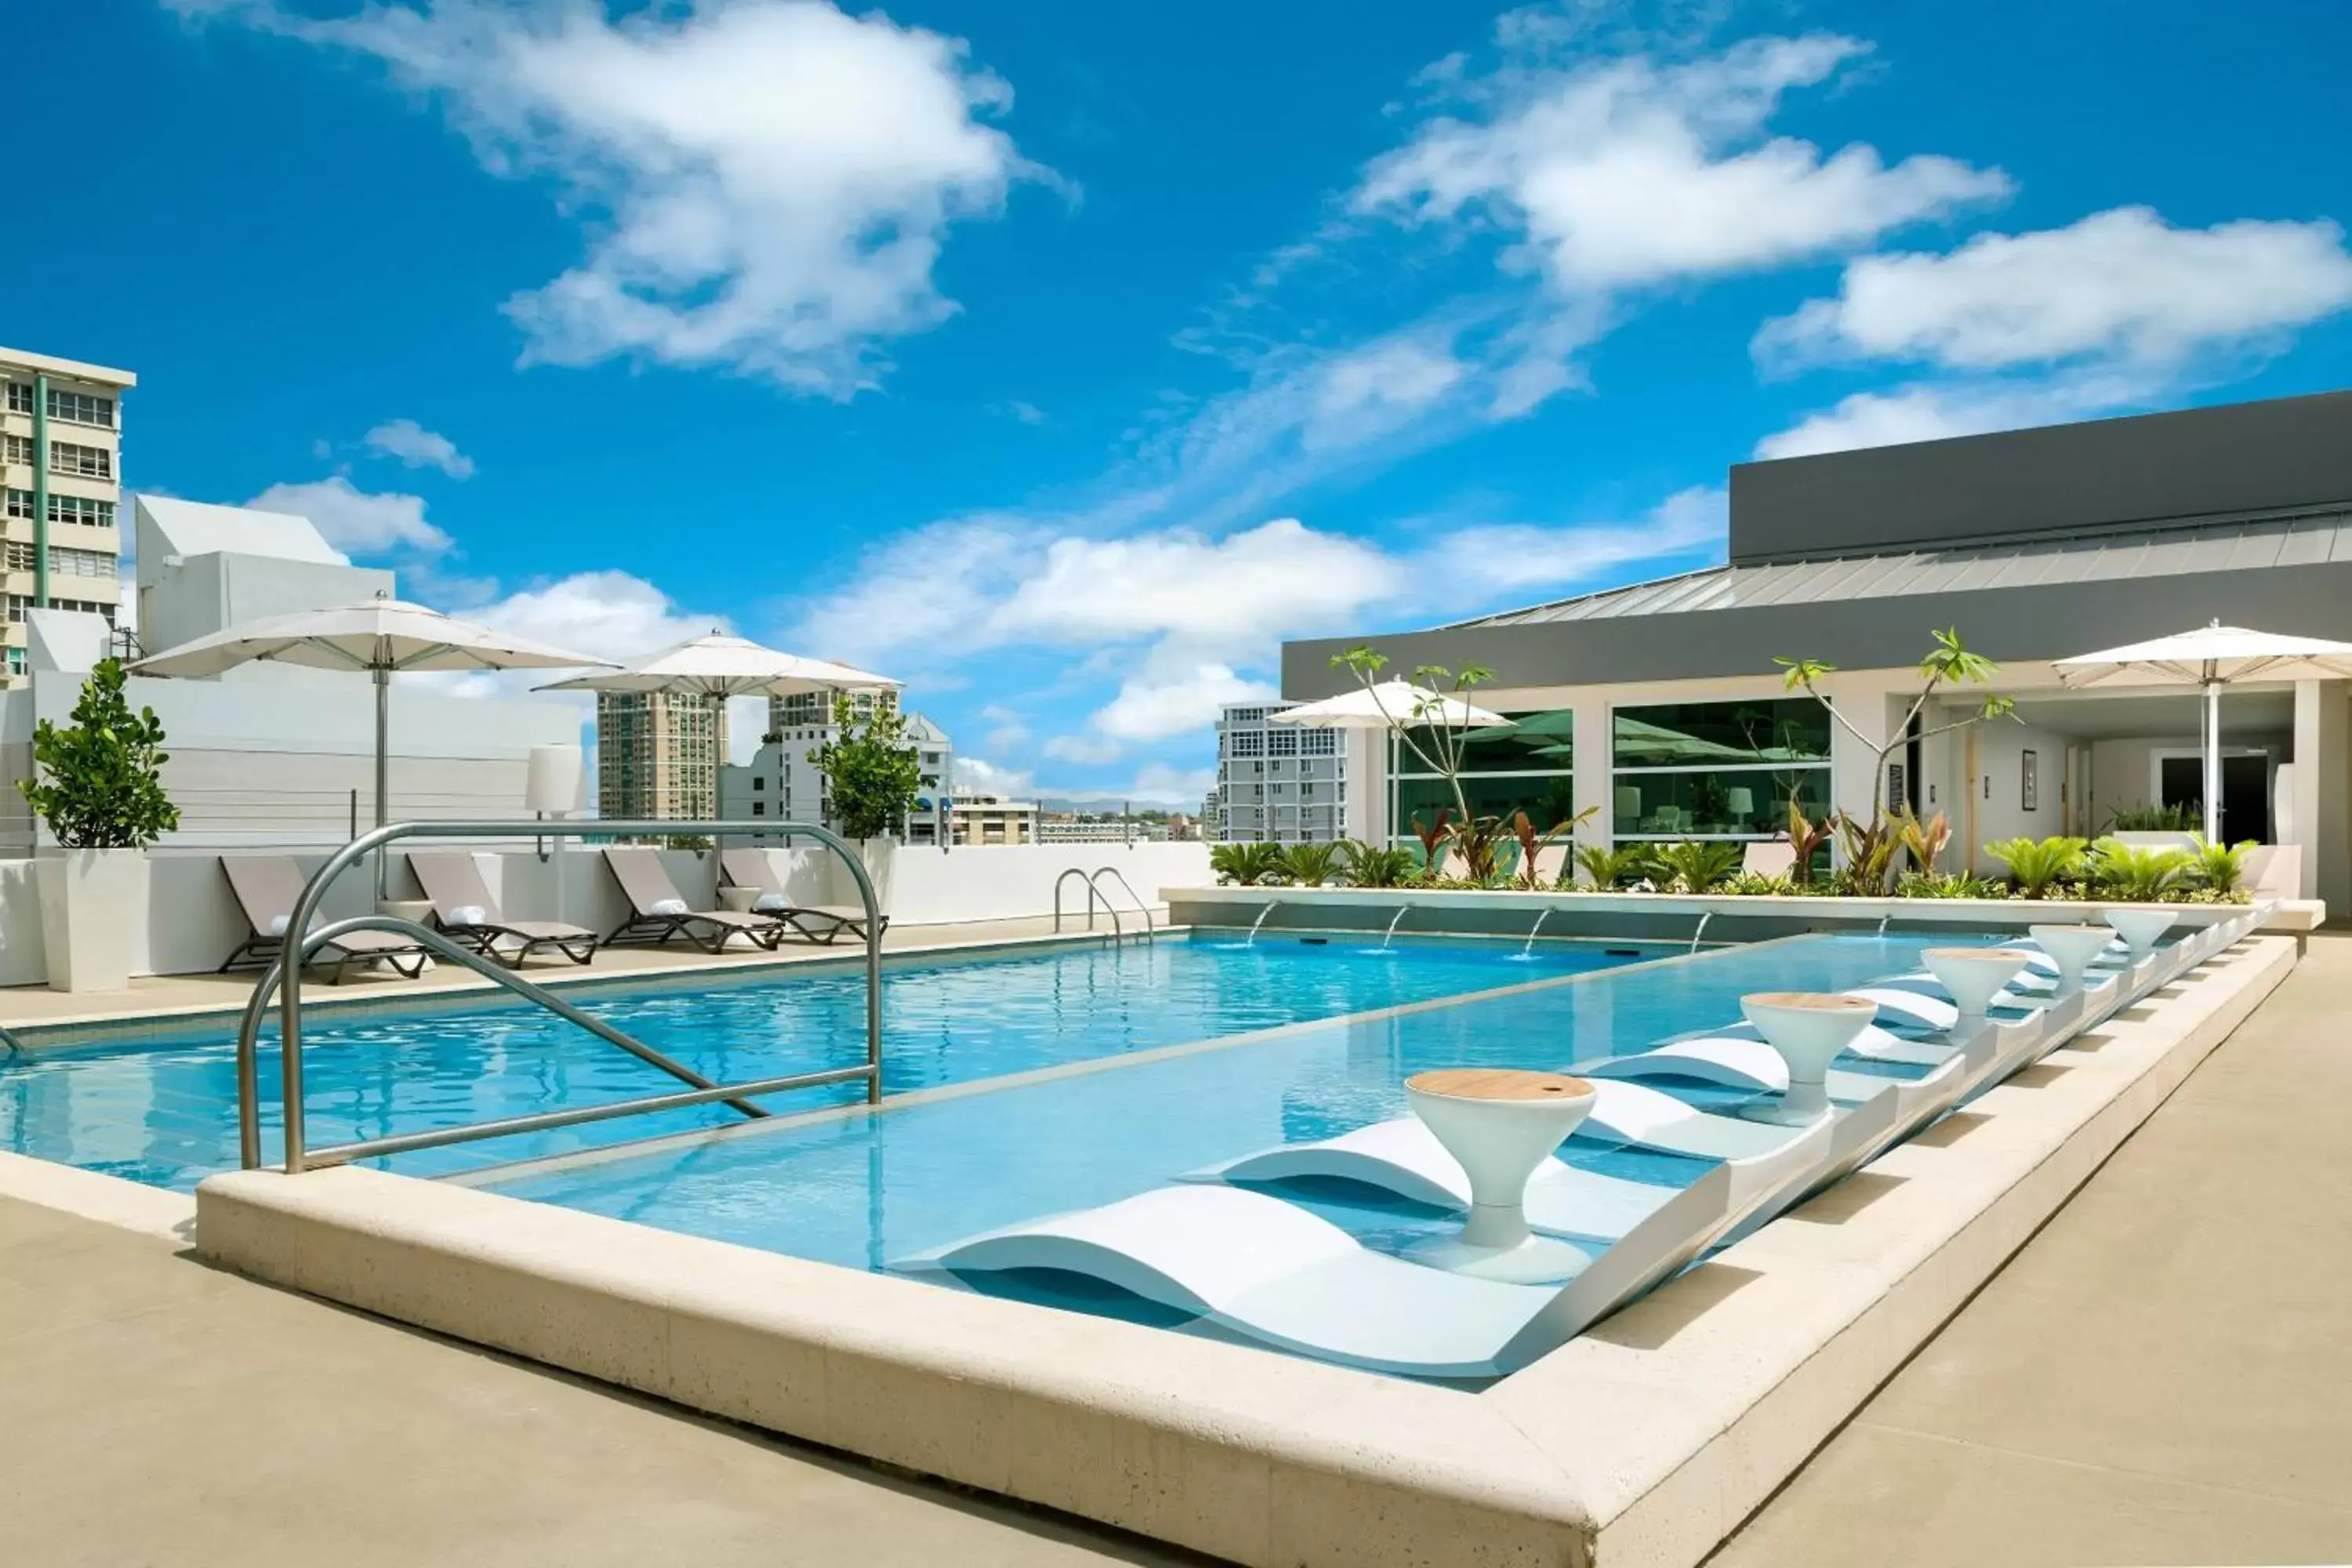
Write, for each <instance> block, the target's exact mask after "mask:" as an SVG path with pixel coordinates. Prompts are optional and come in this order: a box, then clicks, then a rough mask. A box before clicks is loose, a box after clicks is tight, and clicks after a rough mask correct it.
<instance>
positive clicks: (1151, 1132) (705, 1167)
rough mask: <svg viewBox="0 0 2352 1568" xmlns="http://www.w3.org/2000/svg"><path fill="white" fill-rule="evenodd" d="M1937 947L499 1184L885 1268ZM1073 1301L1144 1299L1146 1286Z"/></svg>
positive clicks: (1829, 941) (1394, 1212) (1849, 953)
mask: <svg viewBox="0 0 2352 1568" xmlns="http://www.w3.org/2000/svg"><path fill="white" fill-rule="evenodd" d="M1938 940H1941V941H1944V942H1950V941H1951V940H1953V939H1952V938H1950V937H1948V936H1947V937H1944V938H1941V939H1938ZM1920 946H1921V943H1920V942H1918V941H1916V940H1905V939H1900V938H1894V939H1888V938H1868V937H1843V936H1814V937H1803V938H1798V939H1794V940H1791V941H1788V942H1775V943H1770V944H1765V945H1759V946H1758V947H1754V948H1745V949H1738V948H1736V949H1729V950H1726V951H1722V952H1713V953H1709V954H1706V955H1704V956H1701V957H1699V958H1697V959H1696V960H1692V961H1689V962H1681V963H1663V964H1653V965H1641V966H1635V967H1629V968H1625V969H1622V970H1621V971H1617V972H1614V973H1603V974H1594V975H1591V976H1589V977H1587V978H1585V979H1583V980H1581V981H1579V982H1576V983H1573V984H1559V985H1552V986H1543V987H1538V988H1534V989H1530V990H1526V991H1520V992H1517V993H1514V994H1507V995H1500V996H1492V997H1485V998H1471V999H1465V1000H1463V1001H1461V1002H1458V1003H1455V1004H1453V1005H1445V1006H1441V1007H1435V1008H1431V1009H1427V1010H1423V1011H1415V1012H1411V1013H1405V1014H1401V1015H1394V1016H1386V1017H1381V1018H1373V1019H1360V1020H1345V1021H1339V1022H1333V1023H1328V1024H1325V1025H1321V1026H1316V1027H1312V1028H1307V1029H1302V1030H1298V1031H1296V1032H1292V1033H1288V1034H1286V1035H1283V1036H1280V1037H1275V1038H1272V1039H1262V1040H1254V1041H1248V1042H1244V1043H1240V1044H1236V1045H1234V1046H1232V1047H1224V1048H1219V1049H1213V1050H1207V1051H1202V1052H1194V1053H1185V1054H1181V1055H1172V1056H1163V1057H1159V1058H1147V1059H1143V1060H1139V1061H1135V1062H1132V1063H1126V1064H1118V1065H1111V1066H1107V1067H1106V1068H1103V1069H1102V1070H1098V1071H1093V1072H1087V1073H1083V1074H1074V1075H1070V1076H1064V1077H1057V1078H1055V1079H1050V1080H1048V1081H1044V1082H1033V1083H1029V1084H1026V1085H1021V1086H1013V1087H1003V1088H998V1089H981V1090H978V1091H976V1092H972V1093H970V1094H965V1095H961V1096H957V1097H953V1098H949V1099H942V1100H936V1101H933V1102H930V1103H926V1104H919V1105H908V1106H902V1107H899V1108H896V1109H892V1110H887V1111H886V1112H884V1113H882V1114H879V1115H864V1114H853V1115H850V1116H847V1117H843V1118H838V1119H828V1120H825V1121H817V1122H812V1123H804V1124H802V1125H799V1126H794V1127H789V1128H782V1129H774V1130H761V1131H747V1132H745V1133H743V1134H740V1135H730V1136H726V1137H719V1138H697V1139H692V1140H688V1141H683V1142H680V1143H677V1144H675V1145H672V1146H669V1147H665V1148H660V1149H656V1150H649V1151H641V1152H632V1153H628V1154H614V1155H613V1156H610V1157H605V1158H599V1159H596V1160H593V1161H588V1162H581V1163H566V1164H564V1165H562V1166H561V1167H558V1168H552V1169H542V1170H539V1171H521V1172H513V1173H500V1174H499V1175H496V1176H493V1177H490V1178H488V1181H489V1182H490V1183H491V1184H494V1185H495V1186H496V1189H497V1190H498V1191H500V1192H503V1193H506V1194H510V1195H513V1196H517V1197H523V1198H530V1199H534V1200H537V1201H541V1202H544V1203H551V1204H559V1205H565V1206H568V1207H572V1208H578V1209H585V1210H589V1211H592V1212H594V1213H598V1214H604V1215H614V1216H616V1217H619V1218H623V1219H629V1220H635V1221H640V1222H642V1223H645V1224H648V1225H654V1226H661V1227H663V1228H666V1229H670V1230H677V1231H682V1232H687V1233H689V1234H692V1235H697V1236H704V1237H714V1238H716V1239H719V1240H722V1241H730V1242H739V1243H742V1244H745V1245H748V1246H752V1247H765V1248H768V1249H770V1250H772V1251H777V1252H784V1253H790V1254H792V1255H794V1256H796V1257H801V1258H815V1259H819V1260H822V1261H824V1262H829V1263H837V1264H844V1265H847V1266H849V1267H852V1268H868V1269H878V1268H884V1267H886V1266H887V1264H888V1263H889V1262H890V1261H892V1260H895V1259H898V1258H905V1257H907V1256H908V1255H909V1254H912V1253H916V1252H920V1251H925V1250H928V1249H929V1248H932V1247H940V1246H943V1245H945V1244H947V1243H950V1242H952V1241H955V1240H959V1239H961V1238H962V1237H968V1236H970V1235H971V1234H973V1233H975V1232H978V1231H982V1230H987V1229H992V1228H993V1227H996V1226H1005V1225H1011V1224H1015V1223H1017V1222H1020V1221H1023V1220H1027V1219H1033V1218H1035V1217H1038V1216H1040V1215H1049V1214H1055V1213H1060V1212H1065V1211H1067V1210H1071V1209H1076V1208H1082V1207H1087V1206H1091V1205H1098V1204H1105V1203H1110V1202H1114V1201H1116V1200H1118V1199H1119V1198H1122V1197H1127V1196H1129V1195H1132V1194H1136V1193H1139V1192H1143V1191H1145V1190H1147V1189H1149V1188H1152V1187H1156V1186H1159V1185H1161V1184H1165V1183H1166V1182H1168V1181H1170V1180H1171V1179H1172V1178H1174V1177H1175V1176H1177V1175H1178V1174H1180V1173H1183V1172H1185V1171H1189V1170H1193V1169H1196V1168H1198V1167H1200V1166H1202V1165H1205V1164H1209V1163H1215V1162H1218V1161H1222V1160H1225V1159H1230V1158H1232V1157H1234V1156H1237V1155H1241V1154H1244V1153H1247V1152H1251V1151H1253V1150H1256V1149H1261V1148H1265V1147H1267V1146H1270V1145H1273V1144H1277V1143H1287V1142H1300V1141H1304V1140H1309V1139H1316V1138H1325V1137H1330V1136H1333V1135H1335V1134H1338V1133H1339V1132H1343V1131H1349V1130H1351V1129H1353V1128H1356V1127H1360V1126H1362V1125H1364V1124H1365V1123H1367V1122H1371V1121H1381V1120H1382V1119H1385V1118H1388V1117H1393V1116H1399V1115H1402V1114H1405V1111H1406V1107H1405V1102H1404V1093H1403V1088H1402V1086H1403V1082H1404V1079H1406V1078H1407V1077H1408V1076H1409V1075H1411V1074H1412V1073H1415V1072H1418V1071H1421V1070H1423V1069H1424V1068H1437V1067H1457V1066H1477V1067H1486V1066H1492V1067H1514V1068H1570V1069H1571V1070H1572V1069H1573V1068H1575V1067H1576V1066H1577V1065H1578V1064H1579V1063H1583V1062H1590V1061H1592V1060H1594V1059H1597V1058H1601V1057H1607V1056H1613V1055H1617V1054H1621V1053H1623V1052H1627V1051H1633V1050H1638V1049H1641V1048H1643V1047H1646V1046H1649V1045H1652V1044H1655V1043H1657V1042H1659V1041H1661V1040H1664V1039H1666V1038H1668V1037H1673V1036H1676V1035H1681V1034H1685V1033H1687V1032H1689V1031H1691V1030H1693V1029H1696V1028H1701V1027H1705V1026H1709V1025H1716V1024H1724V1023H1729V1022H1732V1021H1735V1020H1737V1019H1738V1016H1739V997H1740V995H1741V994H1743V993H1747V992H1752V991H1759V990H1766V989H1781V988H1796V989H1804V990H1838V989H1842V988H1843V987H1846V986H1852V985H1858V984H1865V983H1867V982H1869V981H1872V980H1874V979H1878V978H1881V977H1884V976H1887V975H1890V974H1894V973H1899V972H1901V971H1903V970H1906V969H1908V968H1911V967H1913V966H1914V965H1916V963H1917V961H1918V960H1917V955H1918V952H1919V948H1920ZM1413 961H1414V962H1418V961H1419V955H1418V954H1415V955H1414V957H1413ZM1563 1154H1564V1155H1565V1156H1566V1157H1568V1158H1570V1159H1572V1160H1574V1161H1577V1162H1579V1163H1587V1164H1590V1165H1591V1166H1593V1167H1594V1168H1596V1169H1600V1170H1603V1171H1608V1172H1611V1173H1616V1174H1620V1175H1627V1176H1633V1177H1640V1178H1646V1179H1650V1180H1654V1181H1664V1182H1675V1183H1679V1182H1682V1181H1687V1180H1689V1179H1690V1178H1691V1177H1693V1176H1695V1175H1696V1173H1697V1171H1698V1170H1699V1169H1700V1168H1701V1167H1700V1166H1698V1165H1696V1164H1695V1163H1692V1162H1688V1161H1683V1160H1679V1159H1675V1158H1674V1157H1672V1156H1661V1155H1655V1154H1648V1153H1643V1152H1635V1151H1631V1150H1626V1149H1622V1148H1613V1147H1607V1146H1592V1147H1587V1146H1586V1145H1585V1142H1584V1141H1583V1140H1581V1139H1576V1140H1571V1141H1570V1143H1569V1144H1568V1145H1567V1146H1566V1148H1565V1149H1564V1150H1563ZM1290 1195H1293V1196H1297V1195H1300V1194H1290ZM1306 1195H1307V1196H1308V1197H1309V1200H1310V1206H1313V1207H1315V1208H1317V1209H1318V1212H1321V1213H1323V1214H1324V1215H1326V1217H1328V1218H1331V1219H1333V1220H1334V1221H1335V1222H1337V1223H1339V1225H1341V1226H1342V1227H1343V1228H1345V1229H1348V1230H1349V1231H1350V1232H1351V1233H1353V1234H1355V1235H1356V1236H1357V1237H1359V1239H1360V1240H1362V1241H1364V1242H1365V1243H1366V1244H1367V1245H1370V1246H1374V1247H1400V1246H1402V1244H1404V1243H1408V1242H1410V1241H1411V1240H1412V1239H1414V1238H1415V1237H1418V1236H1421V1235H1424V1234H1428V1233H1429V1232H1430V1231H1431V1230H1432V1229H1433V1228H1451V1227H1452V1226H1453V1225H1454V1224H1455V1223H1458V1222H1456V1221H1454V1220H1451V1219H1447V1218H1445V1217H1444V1216H1440V1215H1434V1214H1433V1213H1428V1212H1423V1211H1416V1210H1415V1209H1414V1208H1413V1207H1412V1205H1403V1204H1395V1203H1388V1202H1385V1201H1373V1200H1370V1199H1368V1198H1366V1197H1365V1196H1364V1195H1363V1194H1361V1193H1360V1191H1358V1190H1355V1189H1348V1190H1337V1189H1335V1190H1330V1191H1326V1192H1319V1193H1316V1194H1306ZM1032 1288H1034V1289H1035V1290H1036V1291H1037V1292H1039V1293H1040V1297H1041V1298H1042V1299H1048V1300H1051V1299H1054V1298H1053V1292H1054V1291H1056V1290H1069V1289H1076V1287H1074V1286H1072V1285H1071V1284H1070V1283H1069V1282H1067V1281H1052V1280H1045V1281H1037V1282H1034V1286H1033V1287H1032ZM1033 1299H1037V1298H1033ZM1063 1304H1068V1305H1078V1306H1085V1307H1087V1309H1088V1310H1138V1311H1140V1310H1143V1309H1140V1308H1139V1307H1137V1306H1136V1305H1135V1304H1134V1303H1131V1302H1130V1303H1126V1304H1125V1307H1124V1309H1123V1308H1122V1307H1121V1305H1120V1304H1119V1303H1117V1302H1110V1301H1101V1300H1087V1301H1075V1300H1074V1301H1069V1302H1066V1303H1063Z"/></svg>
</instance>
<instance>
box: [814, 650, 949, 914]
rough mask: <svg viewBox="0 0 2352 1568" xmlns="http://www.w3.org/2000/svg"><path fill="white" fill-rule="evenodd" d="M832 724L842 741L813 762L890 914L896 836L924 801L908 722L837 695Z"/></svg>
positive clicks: (848, 899) (848, 895)
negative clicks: (919, 802) (861, 710)
mask: <svg viewBox="0 0 2352 1568" xmlns="http://www.w3.org/2000/svg"><path fill="white" fill-rule="evenodd" d="M833 721H834V724H835V727H836V728H837V729H838V730H839V731H841V738H840V739H839V740H836V741H828V742H825V743H824V745H822V746H819V747H818V748H817V749H816V751H815V752H814V755H813V757H812V759H811V760H812V761H814V763H816V768H817V771H818V772H819V773H823V774H824V780H825V786H826V789H825V793H826V795H828V796H829V797H830V799H831V801H832V805H833V821H834V826H835V830H836V831H837V832H839V833H840V835H841V836H842V837H844V838H847V839H851V840H853V841H855V842H856V845H857V848H858V857H859V858H860V859H862V860H863V861H864V862H865V864H866V876H867V877H869V878H871V879H873V882H874V898H875V901H876V902H877V905H878V906H879V907H880V910H881V912H882V913H884V914H885V915H887V914H888V913H889V911H890V872H891V858H892V854H893V852H894V850H895V849H896V848H897V844H896V842H895V840H894V837H893V836H894V835H895V834H897V833H898V832H899V831H900V829H901V827H902V826H903V825H904V824H905V822H906V820H907V814H908V812H911V811H913V810H914V809H915V802H916V801H917V800H919V799H920V798H921V792H922V787H923V773H922V767H921V763H920V761H919V757H918V754H917V752H916V750H915V748H914V747H913V746H912V745H910V744H908V742H907V721H906V718H905V716H904V715H902V714H900V713H899V712H898V710H897V709H896V708H889V709H887V710H886V708H885V707H884V705H883V704H882V703H881V702H880V701H878V700H877V701H876V702H874V703H873V704H872V705H871V706H870V707H869V708H868V709H867V710H866V711H864V712H862V713H861V712H859V711H858V710H857V706H856V704H855V703H854V702H852V701H851V700H850V699H849V697H848V695H847V694H846V693H841V694H836V695H835V698H834V708H833ZM841 901H842V902H844V903H854V902H856V889H854V888H845V889H843V897H842V900H841Z"/></svg>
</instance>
